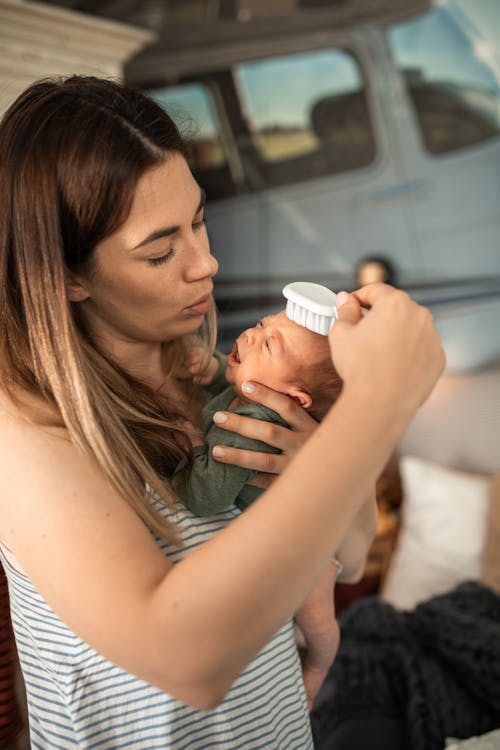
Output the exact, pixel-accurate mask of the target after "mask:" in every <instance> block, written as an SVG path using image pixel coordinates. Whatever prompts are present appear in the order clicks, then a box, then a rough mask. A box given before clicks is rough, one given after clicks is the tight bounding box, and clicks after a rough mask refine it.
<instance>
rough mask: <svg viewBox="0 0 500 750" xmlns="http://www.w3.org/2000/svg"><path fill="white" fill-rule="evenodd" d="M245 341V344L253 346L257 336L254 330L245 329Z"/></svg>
mask: <svg viewBox="0 0 500 750" xmlns="http://www.w3.org/2000/svg"><path fill="white" fill-rule="evenodd" d="M244 336H245V341H246V342H247V344H250V345H253V344H255V340H256V337H257V336H258V333H257V329H256V328H247V330H246V331H245V333H244Z"/></svg>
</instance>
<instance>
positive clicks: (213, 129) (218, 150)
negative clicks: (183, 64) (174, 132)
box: [148, 83, 235, 199]
mask: <svg viewBox="0 0 500 750" xmlns="http://www.w3.org/2000/svg"><path fill="white" fill-rule="evenodd" d="M148 94H149V95H150V96H151V97H152V98H153V99H154V100H155V101H156V102H158V104H159V105H160V106H161V107H163V109H165V110H166V111H167V112H168V114H169V115H170V116H171V118H172V119H173V120H174V122H175V123H176V124H177V126H178V128H179V130H180V131H181V133H182V134H183V136H184V137H185V138H186V140H187V143H188V148H189V156H190V159H189V160H190V165H191V169H192V170H193V174H194V175H195V177H196V179H197V180H198V182H199V183H200V185H202V186H203V187H204V189H205V191H206V193H207V197H208V198H213V199H216V198H223V197H226V196H228V195H232V194H234V192H235V186H234V183H233V181H232V177H231V173H230V169H229V166H228V163H227V158H226V154H225V151H224V147H223V144H222V139H221V136H220V127H219V121H218V118H217V114H216V111H215V107H214V103H213V99H212V95H211V93H210V91H209V89H208V88H207V86H205V85H203V84H202V83H186V84H180V85H178V86H169V87H168V88H161V89H153V90H150V91H148Z"/></svg>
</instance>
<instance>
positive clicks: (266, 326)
mask: <svg viewBox="0 0 500 750" xmlns="http://www.w3.org/2000/svg"><path fill="white" fill-rule="evenodd" d="M322 338H324V337H321V336H319V335H318V334H317V333H313V332H312V331H309V330H307V329H306V328H303V327H302V326H299V325H298V324H297V323H294V322H293V321H291V320H289V319H288V318H287V317H286V314H285V311H284V310H283V311H281V312H279V313H277V314H276V315H268V316H267V317H265V318H262V320H260V321H259V322H258V323H257V325H256V326H255V327H254V328H248V329H247V330H246V331H243V333H242V334H240V336H238V338H237V340H236V342H235V344H234V346H233V349H232V351H231V353H230V354H229V355H228V358H227V363H228V367H227V370H226V378H227V380H228V381H229V382H230V383H232V384H233V385H234V386H235V388H236V390H237V391H238V392H239V391H240V390H241V384H242V383H244V382H245V381H246V380H254V381H257V382H258V383H263V384H264V385H267V386H269V387H270V388H274V389H275V390H277V391H283V392H286V391H287V389H288V387H289V386H291V385H296V384H297V381H298V377H299V376H298V373H299V369H300V368H301V365H302V363H304V362H305V363H306V364H314V362H315V361H316V360H317V358H318V343H319V342H318V339H322Z"/></svg>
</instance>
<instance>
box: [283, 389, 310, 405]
mask: <svg viewBox="0 0 500 750" xmlns="http://www.w3.org/2000/svg"><path fill="white" fill-rule="evenodd" d="M286 393H287V394H288V395H289V396H291V397H292V398H294V399H295V400H296V401H297V403H299V404H300V405H301V406H302V407H303V408H304V409H309V407H310V406H311V404H312V398H311V394H310V393H308V392H307V391H304V390H302V388H299V386H296V385H291V386H290V387H289V388H288V389H287V391H286Z"/></svg>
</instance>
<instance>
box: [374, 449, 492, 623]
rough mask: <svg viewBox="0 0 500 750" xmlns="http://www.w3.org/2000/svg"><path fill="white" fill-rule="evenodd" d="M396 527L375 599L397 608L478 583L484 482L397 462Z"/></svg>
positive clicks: (425, 464) (406, 459) (426, 464)
mask: <svg viewBox="0 0 500 750" xmlns="http://www.w3.org/2000/svg"><path fill="white" fill-rule="evenodd" d="M400 472H401V482H402V488H403V501H402V505H401V528H400V531H399V534H398V540H397V543H396V549H395V550H394V554H393V556H392V559H391V563H390V566H389V570H388V571H387V575H386V578H385V581H384V585H383V588H382V592H381V597H382V598H383V599H385V600H386V601H388V602H390V603H391V604H393V605H394V606H395V607H397V608H399V609H413V608H414V607H415V606H416V605H417V604H418V603H420V602H422V601H425V600H426V599H430V598H431V597H432V596H435V595H437V594H443V593H445V592H446V591H449V590H450V589H452V588H454V587H455V586H457V585H458V584H459V583H462V582H463V581H467V580H479V578H480V575H481V558H482V551H483V544H484V540H485V530H486V519H487V514H488V507H489V488H490V478H489V477H483V476H479V475H474V474H465V473H463V472H460V471H454V470H452V469H447V468H445V467H444V466H440V465H438V464H435V463H432V462H430V461H424V460H422V459H420V458H417V457H415V456H403V457H402V458H401V459H400Z"/></svg>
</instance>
